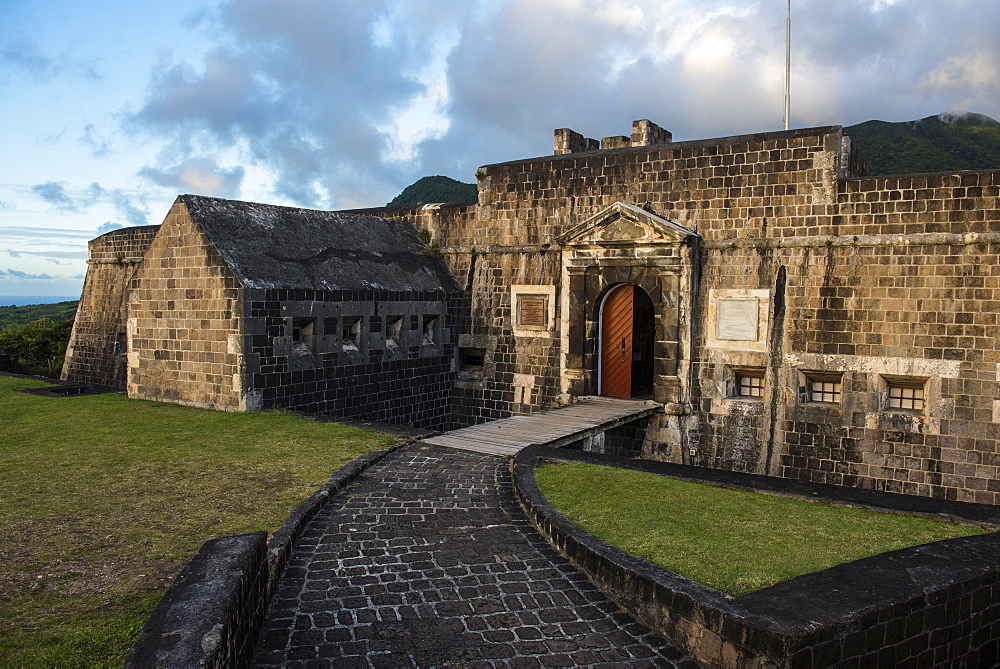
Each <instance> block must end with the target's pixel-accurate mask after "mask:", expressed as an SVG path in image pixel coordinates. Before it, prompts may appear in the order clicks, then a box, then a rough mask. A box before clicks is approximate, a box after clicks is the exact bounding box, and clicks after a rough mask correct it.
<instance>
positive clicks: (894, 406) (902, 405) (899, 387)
mask: <svg viewBox="0 0 1000 669" xmlns="http://www.w3.org/2000/svg"><path fill="white" fill-rule="evenodd" d="M885 383H886V386H887V388H886V390H887V393H886V405H885V408H886V410H888V411H904V412H908V411H912V412H922V411H923V410H924V407H925V405H926V402H927V396H926V392H925V390H924V384H925V379H900V378H887V379H885Z"/></svg>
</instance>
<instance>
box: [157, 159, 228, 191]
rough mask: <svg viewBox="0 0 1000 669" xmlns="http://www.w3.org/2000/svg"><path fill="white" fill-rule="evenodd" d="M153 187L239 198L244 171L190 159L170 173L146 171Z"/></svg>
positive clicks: (208, 160) (161, 170) (169, 170)
mask: <svg viewBox="0 0 1000 669" xmlns="http://www.w3.org/2000/svg"><path fill="white" fill-rule="evenodd" d="M139 174H140V176H143V177H146V178H147V179H149V180H150V181H152V182H153V183H155V184H157V185H159V186H163V187H165V188H170V189H176V190H181V191H183V192H185V193H198V194H202V195H214V196H219V197H229V198H232V197H236V196H238V195H239V192H240V183H241V182H242V181H243V174H244V169H243V168H242V167H239V166H237V167H234V168H232V169H228V170H226V169H223V168H221V167H219V166H218V165H217V164H216V162H215V160H213V159H212V158H203V157H199V158H188V159H187V160H185V161H183V162H181V163H178V164H177V165H174V166H172V167H169V168H167V169H156V168H152V167H144V168H142V169H141V170H140V171H139Z"/></svg>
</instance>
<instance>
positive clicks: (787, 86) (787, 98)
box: [785, 0, 792, 130]
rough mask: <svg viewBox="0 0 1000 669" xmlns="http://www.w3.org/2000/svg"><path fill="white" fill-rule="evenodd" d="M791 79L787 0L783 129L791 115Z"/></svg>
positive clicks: (790, 47)
mask: <svg viewBox="0 0 1000 669" xmlns="http://www.w3.org/2000/svg"><path fill="white" fill-rule="evenodd" d="M791 79H792V0H788V13H787V14H786V15H785V130H788V117H789V116H790V115H791Z"/></svg>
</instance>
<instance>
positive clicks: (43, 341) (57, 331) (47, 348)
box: [0, 318, 73, 378]
mask: <svg viewBox="0 0 1000 669" xmlns="http://www.w3.org/2000/svg"><path fill="white" fill-rule="evenodd" d="M72 331H73V319H72V318H67V319H66V320H62V321H50V320H48V319H47V318H43V319H41V320H37V321H32V322H30V323H23V324H20V325H11V326H9V327H7V328H5V329H3V330H0V350H3V351H6V352H7V354H8V355H9V356H11V357H12V358H16V359H17V361H18V362H19V363H20V364H21V366H22V367H24V368H25V370H26V371H27V372H28V373H29V374H40V375H42V376H48V377H51V378H58V377H59V372H60V370H61V369H62V364H63V358H65V356H66V345H67V344H68V343H69V335H70V333H71V332H72Z"/></svg>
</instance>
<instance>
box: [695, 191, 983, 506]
mask: <svg viewBox="0 0 1000 669" xmlns="http://www.w3.org/2000/svg"><path fill="white" fill-rule="evenodd" d="M998 186H1000V174H997V173H995V172H989V173H964V174H937V175H918V176H904V177H893V178H878V179H854V180H845V181H842V182H841V183H840V184H839V186H838V194H837V198H838V210H839V211H840V212H843V213H841V214H840V215H837V216H834V217H833V218H832V219H831V220H830V221H827V220H819V219H818V220H817V223H819V224H820V228H819V230H821V231H822V232H821V233H819V234H816V235H815V236H809V235H808V234H807V233H808V232H809V231H810V226H808V225H807V223H808V222H809V221H808V220H805V221H801V222H800V221H798V220H795V219H793V220H792V221H789V222H786V223H783V224H782V228H781V230H782V232H783V233H784V234H785V235H787V236H785V237H783V238H775V237H772V238H758V239H754V238H752V237H748V238H747V239H744V240H741V241H740V242H738V243H736V244H729V245H726V244H719V243H716V244H711V243H706V252H705V256H706V257H705V261H704V263H703V267H704V274H703V278H702V282H703V286H706V287H714V288H715V290H716V293H717V294H715V295H714V296H713V294H712V292H711V289H710V290H708V291H705V292H703V293H702V295H701V300H700V310H701V312H702V313H705V314H708V318H706V319H704V320H703V321H702V325H703V329H702V331H701V332H700V335H699V339H698V342H699V344H701V346H702V350H703V351H704V353H703V355H702V357H701V359H700V360H698V361H696V363H695V364H696V369H697V372H696V380H697V381H696V395H697V396H698V398H699V399H698V400H697V405H696V414H697V415H698V416H701V417H702V419H701V420H700V421H698V420H692V421H691V424H692V425H691V432H692V436H693V441H694V442H696V448H695V450H694V452H693V453H692V454H691V456H690V461H691V462H693V463H697V464H703V465H707V466H712V467H722V468H727V469H736V470H742V471H758V472H762V473H771V474H775V475H781V476H788V477H792V478H800V479H805V480H813V481H823V482H829V483H835V484H842V485H853V486H862V487H868V488H875V489H878V490H889V491H894V492H904V493H908V494H914V495H925V496H934V497H942V498H947V499H957V500H961V501H975V502H983V503H989V504H996V503H998V502H1000V498H998V497H997V493H998V492H1000V486H998V485H997V483H996V481H997V475H998V469H997V467H998V465H1000V460H998V459H997V456H996V450H997V439H998V438H1000V431H998V429H997V423H996V414H995V409H994V405H995V402H994V398H995V397H996V396H997V393H998V388H997V378H998V377H997V374H998V371H997V370H998V365H997V363H998V362H1000V360H998V359H997V357H998V355H997V346H998V342H997V341H996V338H995V329H996V324H997V307H998V306H1000V271H998V270H997V269H996V264H995V259H996V257H997V253H998V252H1000V235H998V234H997V231H998V230H1000V211H998V209H1000V205H998V197H997V193H998ZM807 219H808V217H807ZM793 223H795V224H796V225H792V224H793ZM828 224H829V225H828ZM831 226H832V227H831ZM828 228H829V230H828ZM747 289H754V290H759V291H763V292H764V293H766V294H767V297H768V302H767V303H766V305H765V304H764V303H763V302H762V307H764V311H766V313H762V315H761V332H762V333H765V332H766V335H762V337H761V341H762V342H763V343H764V344H765V345H764V346H762V347H756V346H755V345H754V344H755V342H741V341H729V342H723V341H719V340H716V339H714V338H713V336H712V332H711V328H712V327H713V326H715V325H716V322H715V321H713V318H712V316H713V314H712V309H713V300H716V301H717V300H718V299H720V297H721V296H720V295H719V294H718V293H719V291H726V290H744V291H745V290H747ZM745 371H746V372H756V373H759V374H760V375H761V376H762V378H763V381H764V383H763V385H764V391H763V394H762V396H761V397H760V398H745V397H739V396H738V394H737V393H736V392H735V388H734V387H733V385H732V384H733V379H734V378H736V377H738V376H739V375H740V374H741V373H743V372H745ZM817 373H819V374H820V375H822V374H827V375H832V376H828V377H827V378H830V379H833V380H834V382H836V383H838V384H839V386H840V394H839V397H837V398H827V399H836V401H812V400H813V398H812V397H810V396H809V395H808V393H807V388H806V385H807V384H808V383H809V377H810V375H816V374H817ZM893 386H896V387H897V388H899V387H902V389H903V390H904V391H906V390H916V391H917V392H918V393H919V394H920V396H921V399H920V400H919V401H918V402H916V404H918V405H919V406H909V407H907V406H904V407H900V406H892V404H893V402H891V400H890V394H891V393H892V392H898V391H893V390H892V387H893ZM895 404H898V402H896V403H895Z"/></svg>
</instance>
